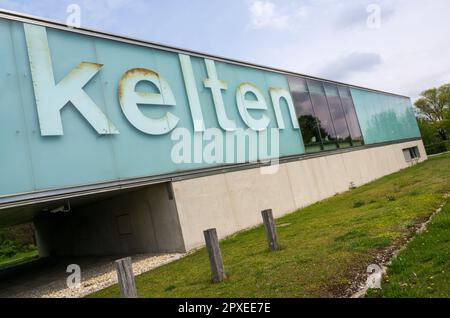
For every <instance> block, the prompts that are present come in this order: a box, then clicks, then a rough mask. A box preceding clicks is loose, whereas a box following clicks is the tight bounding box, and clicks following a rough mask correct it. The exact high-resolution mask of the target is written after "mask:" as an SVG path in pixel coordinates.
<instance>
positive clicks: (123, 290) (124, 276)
mask: <svg viewBox="0 0 450 318" xmlns="http://www.w3.org/2000/svg"><path fill="white" fill-rule="evenodd" d="M115 263H116V271H117V279H118V281H119V288H120V296H121V297H122V298H137V293H136V284H135V282H134V275H133V266H132V264H131V258H130V257H126V258H122V259H119V260H117V261H116V262H115Z"/></svg>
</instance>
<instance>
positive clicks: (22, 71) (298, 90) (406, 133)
mask: <svg viewBox="0 0 450 318" xmlns="http://www.w3.org/2000/svg"><path fill="white" fill-rule="evenodd" d="M0 42H1V43H2V45H1V47H0V87H2V94H0V149H1V151H2V152H1V153H2V156H1V158H0V160H1V161H0V225H8V224H17V223H21V222H29V221H33V222H34V223H35V226H36V229H37V237H38V244H39V250H40V254H41V255H42V256H46V255H92V254H129V253H140V252H167V251H186V250H190V249H192V248H195V247H197V246H200V245H202V244H203V230H205V229H208V228H211V227H215V228H217V229H218V233H219V235H220V236H221V237H225V236H227V235H230V234H232V233H234V232H236V231H239V230H242V229H245V228H248V227H252V226H255V225H257V224H259V223H261V216H260V211H261V210H263V209H267V208H272V209H273V210H274V214H275V216H281V215H284V214H286V213H289V212H292V211H294V210H296V209H298V208H301V207H304V206H306V205H309V204H312V203H314V202H317V201H319V200H322V199H324V198H327V197H330V196H333V195H335V194H336V193H340V192H344V191H346V190H348V189H349V188H351V187H354V186H360V185H362V184H365V183H367V182H370V181H372V180H375V179H377V178H380V177H382V176H384V175H387V174H390V173H393V172H396V171H398V170H400V169H402V168H405V167H407V166H409V165H410V164H412V163H413V162H417V161H422V160H425V159H426V153H425V150H424V147H423V143H422V140H421V136H420V132H419V129H418V126H417V122H416V119H415V116H414V112H413V108H412V105H411V101H410V99H409V98H407V97H404V96H400V95H396V94H391V93H386V92H380V91H376V90H371V89H367V88H362V87H358V86H354V85H348V84H344V83H338V82H334V81H329V80H324V79H319V78H314V77H310V76H306V75H301V74H296V73H293V72H288V71H283V70H277V69H272V68H268V67H264V66H259V65H253V64H249V63H245V62H239V61H233V60H229V59H226V58H222V57H216V56H210V55H207V54H202V53H198V52H192V51H186V50H182V49H178V48H173V47H167V46H164V45H158V44H154V43H149V42H144V41H140V40H135V39H129V38H124V37H121V36H115V35H111V34H105V33H102V32H96V31H91V30H85V29H72V28H68V27H66V26H64V25H61V24H58V23H54V22H49V21H44V20H41V19H38V18H33V17H27V16H22V15H18V14H15V13H11V12H0Z"/></svg>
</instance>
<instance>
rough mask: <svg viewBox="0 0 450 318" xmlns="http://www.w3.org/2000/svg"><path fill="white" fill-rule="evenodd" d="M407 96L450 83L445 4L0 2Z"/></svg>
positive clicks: (399, 0) (440, 0) (448, 4)
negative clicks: (75, 12) (74, 11)
mask: <svg viewBox="0 0 450 318" xmlns="http://www.w3.org/2000/svg"><path fill="white" fill-rule="evenodd" d="M71 4H76V5H78V6H79V8H80V9H81V11H80V12H81V26H82V27H86V28H94V29H97V30H102V31H106V32H111V33H115V34H120V35H125V36H130V37H134V38H139V39H143V40H147V41H151V42H159V43H163V44H168V45H172V46H177V47H181V48H185V49H190V50H196V51H201V52H205V53H209V54H214V55H220V56H225V57H228V58H232V59H238V60H243V61H248V62H252V63H256V64H262V65H266V66H270V67H275V68H280V69H285V70H289V71H293V72H298V73H302V74H308V75H312V76H319V77H323V78H327V79H331V80H337V81H342V82H346V83H349V84H354V85H358V86H364V87H369V88H373V89H379V90H384V91H388V92H393V93H398V94H402V95H406V96H410V97H411V98H412V99H413V100H415V99H416V98H417V97H418V96H419V95H420V92H421V91H423V90H425V89H427V88H430V87H436V86H440V85H442V84H445V83H450V41H449V33H450V19H449V18H448V14H449V13H450V1H448V0H432V1H425V0H422V1H420V0H389V1H388V0H378V1H376V0H352V1H348V0H346V1H342V0H341V1H338V0H227V1H225V0H165V1H163V0H96V1H92V0H91V1H89V0H79V1H76V0H40V1H36V0H0V8H2V9H7V10H13V11H18V12H22V13H26V14H31V15H35V16H40V17H43V18H48V19H53V20H58V21H61V22H66V21H67V18H68V16H69V15H70V13H71V12H67V10H68V8H70V7H69V6H70V5H71Z"/></svg>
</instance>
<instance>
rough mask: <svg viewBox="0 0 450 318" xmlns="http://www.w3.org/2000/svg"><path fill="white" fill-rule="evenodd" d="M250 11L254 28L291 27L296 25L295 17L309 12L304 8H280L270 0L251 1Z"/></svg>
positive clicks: (251, 24) (251, 23)
mask: <svg viewBox="0 0 450 318" xmlns="http://www.w3.org/2000/svg"><path fill="white" fill-rule="evenodd" d="M248 11H249V15H250V26H251V27H252V28H253V29H263V28H273V29H289V28H292V27H294V26H295V19H298V18H301V17H303V16H306V14H307V11H306V10H305V9H304V8H301V7H300V8H299V7H295V8H286V7H285V8H280V7H279V6H277V5H275V3H273V2H271V1H268V0H253V1H251V2H250V5H249V7H248Z"/></svg>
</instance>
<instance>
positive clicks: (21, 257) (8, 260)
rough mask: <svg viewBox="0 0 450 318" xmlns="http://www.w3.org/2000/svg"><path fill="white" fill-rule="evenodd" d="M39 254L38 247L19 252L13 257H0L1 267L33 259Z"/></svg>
mask: <svg viewBox="0 0 450 318" xmlns="http://www.w3.org/2000/svg"><path fill="white" fill-rule="evenodd" d="M37 256H38V251H37V249H35V250H30V251H25V252H19V253H17V254H15V255H14V256H12V257H0V268H1V267H5V266H8V265H12V264H14V263H19V262H23V261H25V260H28V259H32V258H35V257H37Z"/></svg>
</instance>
